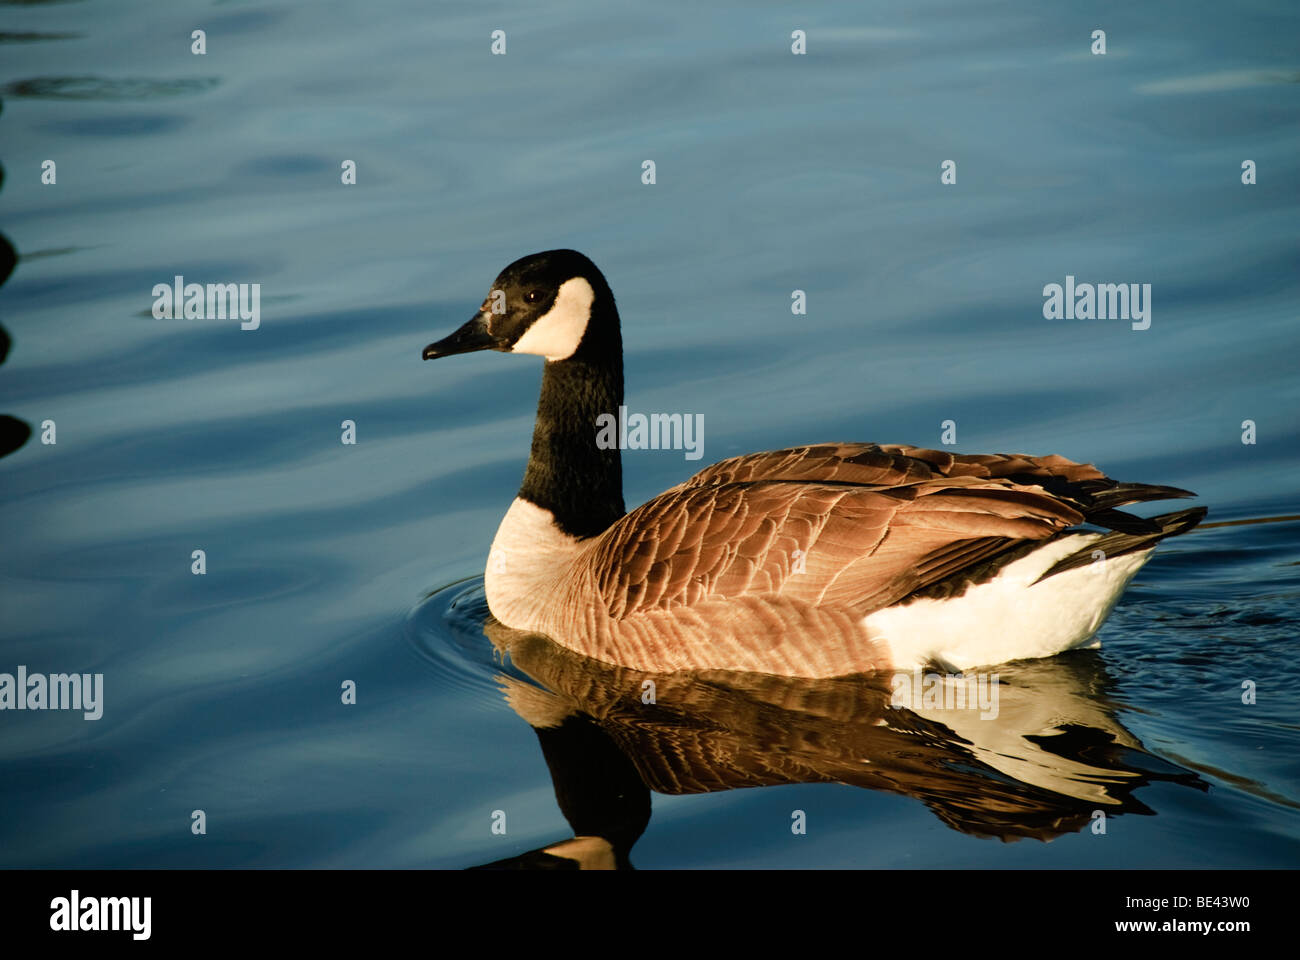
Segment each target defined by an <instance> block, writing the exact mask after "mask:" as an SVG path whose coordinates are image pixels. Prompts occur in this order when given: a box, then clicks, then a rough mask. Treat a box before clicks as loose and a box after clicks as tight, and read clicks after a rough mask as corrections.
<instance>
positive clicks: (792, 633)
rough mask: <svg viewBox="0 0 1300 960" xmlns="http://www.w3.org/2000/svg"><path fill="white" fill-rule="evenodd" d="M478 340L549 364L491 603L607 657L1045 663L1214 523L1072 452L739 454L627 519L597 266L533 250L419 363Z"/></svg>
mask: <svg viewBox="0 0 1300 960" xmlns="http://www.w3.org/2000/svg"><path fill="white" fill-rule="evenodd" d="M475 350H498V351H501V352H505V353H529V354H537V355H540V356H543V357H545V358H546V364H545V368H544V373H543V377H542V389H541V399H540V400H539V402H538V406H537V421H536V426H535V428H534V432H533V442H532V452H531V455H530V457H529V460H528V467H527V470H526V471H525V473H524V480H523V484H522V486H521V487H520V489H519V494H518V496H517V497H516V498H515V501H514V503H513V504H512V505H511V507H510V509H509V510H508V511H507V512H506V515H505V518H504V519H503V520H502V521H501V526H500V528H499V529H498V531H497V535H496V538H495V539H494V540H493V542H492V549H491V552H490V554H489V557H488V564H487V570H486V573H485V577H484V589H485V591H486V593H487V599H488V606H489V608H490V609H491V611H492V614H493V615H494V616H495V617H496V618H497V619H498V620H500V621H501V622H502V623H503V624H505V625H506V626H509V627H512V628H515V629H519V630H532V631H537V632H540V633H544V634H546V635H548V636H551V637H553V638H555V639H556V640H557V641H558V642H560V643H563V644H565V645H566V646H569V647H571V648H572V649H574V650H576V651H578V652H579V653H582V654H584V655H586V656H589V657H593V658H595V659H597V660H603V661H605V662H607V663H613V664H620V665H623V666H626V667H631V668H634V669H639V670H646V671H656V672H667V671H672V670H684V669H708V668H716V669H729V670H746V671H753V672H759V673H772V674H779V675H783V676H799V677H833V676H843V675H846V674H851V673H860V672H866V671H872V670H882V669H911V668H913V667H915V666H919V665H924V664H927V663H937V664H939V665H941V666H944V667H947V668H949V669H957V670H962V669H967V668H969V667H972V666H977V665H981V664H994V663H1001V662H1005V661H1008V660H1015V659H1021V658H1029V657H1045V656H1051V655H1052V654H1056V653H1059V652H1061V651H1063V650H1068V649H1071V648H1074V647H1079V646H1084V645H1088V644H1089V643H1091V642H1092V641H1093V637H1094V635H1095V634H1096V632H1097V629H1098V628H1099V627H1100V626H1101V623H1102V621H1103V620H1104V619H1105V617H1106V615H1107V614H1108V613H1109V612H1110V610H1111V608H1112V607H1113V606H1114V604H1115V602H1116V600H1117V599H1118V597H1119V595H1120V593H1121V592H1122V591H1123V589H1124V587H1125V586H1126V585H1127V584H1128V582H1129V580H1131V579H1132V578H1133V576H1134V574H1136V573H1137V570H1138V568H1139V567H1141V566H1142V564H1143V563H1145V562H1146V560H1147V559H1148V557H1150V555H1151V551H1152V549H1153V547H1154V545H1155V544H1156V542H1157V541H1159V540H1161V539H1162V538H1164V537H1167V536H1172V535H1174V534H1178V533H1182V532H1184V531H1186V530H1188V529H1190V528H1192V527H1193V526H1195V525H1196V524H1197V523H1198V522H1199V521H1200V520H1201V518H1202V517H1203V516H1204V515H1205V509H1204V508H1203V507H1198V508H1194V509H1191V510H1182V511H1179V512H1177V513H1169V514H1165V515H1163V516H1159V517H1154V518H1151V519H1141V518H1138V517H1135V516H1131V515H1129V514H1126V513H1122V512H1120V511H1119V510H1116V509H1115V508H1116V507H1117V506H1121V505H1123V504H1127V503H1137V502H1141V501H1146V500H1159V499H1164V498H1167V497H1189V496H1193V494H1191V493H1189V492H1188V491H1186V490H1179V489H1176V488H1174V487H1161V486H1150V485H1148V484H1139V483H1117V482H1116V481H1114V480H1111V479H1109V478H1108V477H1106V476H1105V475H1104V474H1102V473H1101V472H1100V471H1098V470H1097V469H1096V468H1095V467H1093V466H1091V465H1089V464H1082V463H1075V462H1073V461H1071V460H1067V459H1065V458H1064V457H1060V456H1048V457H1030V456H1023V455H1019V454H1010V455H1008V454H992V455H957V454H950V453H944V452H941V451H936V450H926V449H922V448H918V447H908V446H893V445H890V446H884V445H877V444H873V443H823V444H814V445H810V446H805V447H795V448H791V449H786V450H773V451H768V452H764V453H753V454H749V455H747V456H741V457H733V458H731V459H728V460H723V461H722V462H720V463H716V464H714V465H713V466H711V467H707V468H705V469H704V470H702V471H700V472H699V473H697V474H696V475H695V476H693V477H691V478H690V479H688V480H686V481H685V482H683V483H680V484H678V485H677V486H675V487H673V488H671V489H669V490H667V491H666V492H664V493H662V494H660V495H659V496H657V497H655V498H653V499H652V500H650V501H648V502H646V503H644V504H642V505H641V506H640V507H637V508H636V509H635V510H633V511H632V512H631V513H626V514H625V512H624V508H623V484H622V464H621V459H620V453H619V450H618V449H617V448H616V447H615V448H612V449H606V448H605V447H607V446H608V445H607V444H602V443H599V442H598V423H599V422H601V421H598V418H602V415H611V416H612V415H614V414H616V412H617V411H618V408H619V406H620V405H621V404H622V402H623V346H622V336H621V333H620V329H619V317H618V310H617V309H616V307H615V305H614V295H613V293H612V292H611V291H610V288H609V284H608V283H606V281H605V278H604V276H603V275H602V274H601V272H600V270H598V269H597V268H596V265H595V264H594V263H592V262H591V261H590V260H589V259H587V258H586V257H585V256H583V255H582V254H580V253H578V252H577V251H574V250H549V251H546V252H544V253H536V254H533V255H532V256H528V257H524V258H522V259H520V260H516V261H515V262H514V263H512V264H510V265H509V266H508V267H506V268H505V270H503V271H502V272H501V274H500V275H499V276H498V277H497V279H496V281H495V283H494V284H493V286H492V290H491V292H490V293H489V295H488V297H487V299H485V300H484V301H483V305H482V307H481V308H480V309H479V312H478V313H477V314H476V315H475V316H474V317H473V318H472V319H471V320H470V321H469V322H468V323H466V324H465V325H464V326H462V327H461V328H460V329H459V330H457V331H456V332H455V333H453V334H451V335H450V336H448V337H446V338H445V339H443V340H439V341H438V342H437V343H432V344H430V345H429V346H427V347H425V348H424V353H423V356H424V359H426V360H432V359H434V358H437V357H446V356H451V355H453V354H458V353H468V352H471V351H475ZM602 419H603V418H602ZM1084 522H1087V523H1090V524H1093V525H1096V526H1099V527H1103V528H1105V529H1106V530H1107V531H1109V532H1104V533H1102V532H1090V531H1079V530H1075V529H1073V528H1075V527H1076V526H1077V525H1078V524H1081V523H1084ZM1094 645H1095V644H1094Z"/></svg>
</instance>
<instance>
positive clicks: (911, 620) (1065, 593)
mask: <svg viewBox="0 0 1300 960" xmlns="http://www.w3.org/2000/svg"><path fill="white" fill-rule="evenodd" d="M1100 538H1101V534H1099V533H1081V534H1076V535H1074V536H1069V537H1062V538H1061V539H1060V540H1055V541H1053V542H1051V543H1049V544H1047V545H1045V546H1043V547H1041V548H1040V549H1038V550H1035V551H1034V552H1033V553H1030V554H1029V555H1028V556H1025V557H1021V558H1020V559H1019V560H1016V561H1015V562H1013V563H1010V564H1008V565H1007V566H1006V567H1004V568H1003V569H1002V571H1001V572H1000V573H999V574H998V575H997V576H996V577H995V578H994V579H992V580H990V581H989V582H988V583H981V584H978V585H976V586H971V587H967V588H966V592H965V593H963V594H962V595H961V596H959V597H951V598H946V599H942V600H935V599H931V598H928V597H926V598H922V599H919V600H913V601H912V602H911V603H907V604H902V605H899V606H894V607H888V608H886V609H884V610H877V611H876V612H875V613H872V614H869V615H868V616H867V617H866V619H865V621H864V625H865V626H866V628H867V632H868V634H869V635H870V636H871V638H872V639H873V640H880V641H885V642H887V643H888V644H889V649H890V651H891V653H892V655H893V663H894V666H895V667H896V668H899V669H911V668H912V667H914V666H922V665H924V664H926V663H928V662H935V663H939V664H942V665H944V666H946V667H949V668H951V669H955V670H967V669H969V668H971V667H975V666H980V665H982V664H991V663H1006V662H1008V661H1011V660H1021V659H1028V658H1031V657H1050V656H1053V655H1054V654H1058V653H1061V652H1063V651H1065V650H1072V649H1074V648H1075V647H1082V646H1088V645H1089V644H1090V643H1091V641H1092V638H1093V636H1094V635H1095V634H1096V632H1097V630H1098V629H1099V628H1100V627H1101V624H1102V621H1103V620H1105V619H1106V616H1107V614H1109V613H1110V611H1111V608H1112V607H1114V606H1115V602H1116V601H1117V600H1118V599H1119V596H1120V594H1121V593H1123V592H1124V588H1125V587H1127V586H1128V582H1129V581H1130V580H1132V579H1133V576H1134V574H1136V573H1137V572H1138V569H1139V568H1140V567H1141V566H1142V564H1144V563H1146V562H1147V559H1148V558H1149V557H1150V556H1151V550H1150V549H1147V550H1140V551H1137V552H1135V553H1128V554H1124V555H1123V556H1120V557H1114V558H1112V559H1109V560H1102V561H1098V562H1097V563H1093V564H1088V565H1086V566H1083V567H1076V568H1075V569H1073V570H1067V571H1065V572H1064V573H1058V574H1055V575H1054V576H1051V577H1048V578H1047V579H1046V580H1044V581H1042V582H1041V583H1035V582H1034V581H1036V580H1037V579H1038V577H1039V576H1040V575H1041V574H1042V573H1044V572H1045V571H1046V570H1047V569H1048V568H1049V567H1051V566H1052V565H1053V564H1055V563H1056V562H1057V561H1058V560H1062V559H1064V558H1065V557H1067V556H1069V555H1070V554H1072V553H1074V552H1075V551H1077V550H1081V549H1083V548H1084V547H1086V546H1087V545H1088V544H1089V543H1093V542H1095V541H1096V540H1099V539H1100ZM1094 645H1095V644H1094Z"/></svg>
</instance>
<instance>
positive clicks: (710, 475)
mask: <svg viewBox="0 0 1300 960" xmlns="http://www.w3.org/2000/svg"><path fill="white" fill-rule="evenodd" d="M935 477H979V478H985V479H1014V480H1016V482H1018V483H1022V484H1023V483H1025V482H1026V481H1027V480H1031V478H1032V479H1041V480H1048V479H1049V478H1057V479H1058V480H1060V481H1064V482H1065V483H1066V484H1078V485H1080V486H1081V489H1080V493H1082V492H1084V489H1083V488H1087V487H1089V486H1094V485H1095V484H1090V483H1088V481H1101V482H1103V483H1104V484H1105V485H1106V486H1110V485H1114V481H1111V480H1109V479H1108V478H1107V477H1106V475H1105V474H1103V473H1102V472H1101V471H1100V470H1098V469H1097V468H1096V467H1094V466H1093V465H1092V464H1090V463H1075V462H1074V461H1073V460H1067V459H1066V458H1065V457H1061V456H1056V455H1052V456H1047V457H1030V456H1026V455H1024V454H1019V453H983V454H953V453H947V452H945V451H942V450H927V449H925V448H924V447H909V446H904V445H900V444H876V443H819V444H812V445H810V446H806V447H791V448H789V449H786V450H768V451H766V452H764V453H750V454H746V455H745V456H741V457H732V458H731V459H729V460H723V461H721V462H719V463H715V464H713V465H712V466H710V467H706V468H704V469H703V470H701V471H700V472H699V473H697V474H695V476H693V477H691V478H690V479H689V480H687V481H686V482H685V483H683V484H681V486H684V487H694V486H706V485H708V484H713V483H736V482H749V481H755V480H789V481H802V482H810V481H820V482H823V483H852V484H863V485H868V486H886V487H892V486H898V485H900V484H907V483H915V482H917V481H919V480H930V479H933V478H935Z"/></svg>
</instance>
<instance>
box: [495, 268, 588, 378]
mask: <svg viewBox="0 0 1300 960" xmlns="http://www.w3.org/2000/svg"><path fill="white" fill-rule="evenodd" d="M595 299H596V291H594V290H592V289H591V284H590V283H588V282H587V281H586V280H584V279H583V278H582V277H574V278H573V279H572V280H565V281H564V283H562V284H560V289H559V292H557V293H556V295H555V303H553V304H551V309H549V310H547V311H546V312H545V313H544V314H542V315H541V316H540V317H538V318H537V319H536V320H535V321H533V324H532V326H530V327H529V328H528V329H527V330H525V331H524V335H523V336H522V337H520V338H519V339H518V340H517V341H516V342H515V345H514V346H513V347H511V348H510V352H511V353H535V354H537V355H539V356H543V357H545V358H546V359H547V360H563V359H565V358H566V357H571V356H573V351H575V350H577V349H578V344H580V343H582V335H583V334H584V333H586V332H587V321H589V320H590V319H591V304H592V301H593V300H595Z"/></svg>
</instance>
